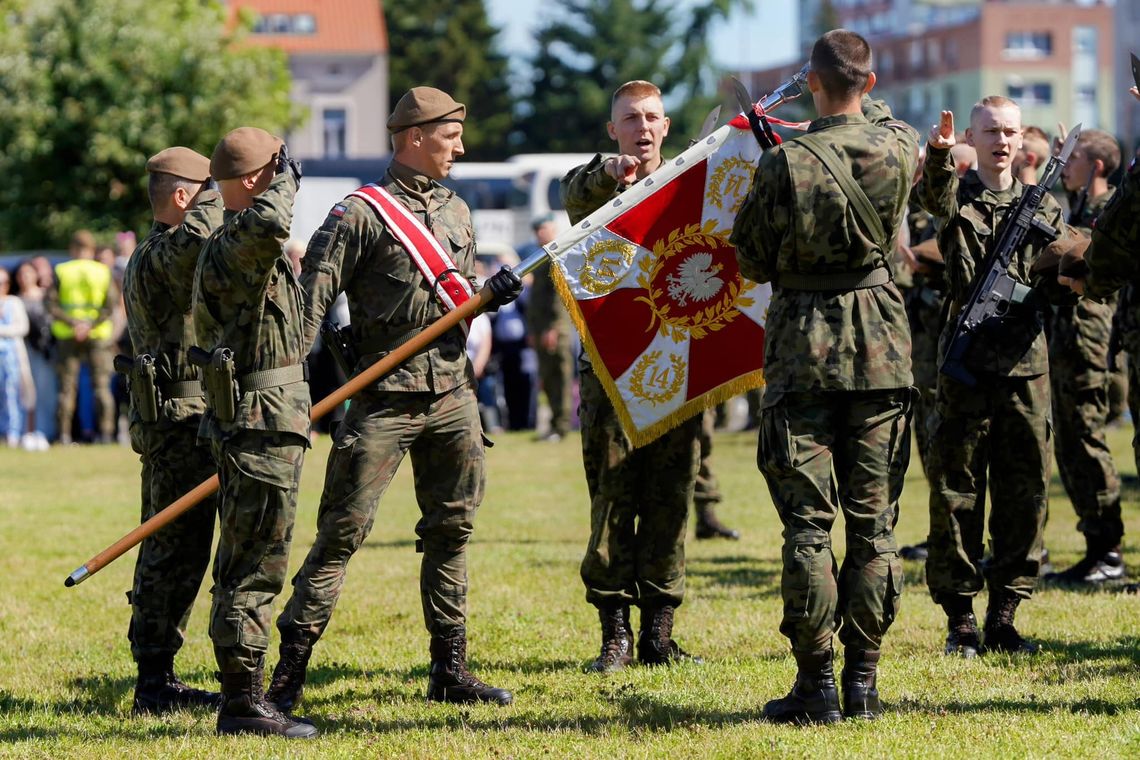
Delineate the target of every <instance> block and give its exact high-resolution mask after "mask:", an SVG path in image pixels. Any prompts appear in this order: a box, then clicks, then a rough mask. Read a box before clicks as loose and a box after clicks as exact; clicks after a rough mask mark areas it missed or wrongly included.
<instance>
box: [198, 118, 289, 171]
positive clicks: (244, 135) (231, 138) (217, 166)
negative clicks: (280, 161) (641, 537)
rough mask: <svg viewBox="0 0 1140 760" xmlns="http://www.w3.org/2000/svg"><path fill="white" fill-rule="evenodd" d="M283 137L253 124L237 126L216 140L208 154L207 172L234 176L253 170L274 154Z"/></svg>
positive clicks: (269, 159)
mask: <svg viewBox="0 0 1140 760" xmlns="http://www.w3.org/2000/svg"><path fill="white" fill-rule="evenodd" d="M283 144H284V141H283V140H282V139H281V138H280V137H276V136H274V135H271V134H269V133H268V132H266V131H265V130H264V129H259V128H257V127H238V128H237V129H235V130H233V131H232V132H230V133H229V134H227V135H226V136H225V137H223V138H222V139H221V141H219V142H218V145H217V147H215V148H214V155H213V156H211V157H210V176H212V177H213V178H214V179H217V180H222V179H234V178H235V177H244V176H245V175H247V174H249V173H251V172H255V171H257V170H258V169H260V168H261V167H263V166H265V165H266V164H268V163H269V162H270V161H272V160H273V159H275V158H276V157H277V152H278V151H279V150H280V149H281V146H282V145H283Z"/></svg>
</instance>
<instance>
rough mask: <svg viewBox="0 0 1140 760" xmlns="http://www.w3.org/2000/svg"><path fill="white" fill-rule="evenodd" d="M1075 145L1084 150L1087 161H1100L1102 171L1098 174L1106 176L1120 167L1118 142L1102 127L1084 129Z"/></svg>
mask: <svg viewBox="0 0 1140 760" xmlns="http://www.w3.org/2000/svg"><path fill="white" fill-rule="evenodd" d="M1077 145H1079V146H1080V147H1081V150H1083V151H1084V152H1085V157H1086V158H1088V160H1089V161H1102V162H1103V163H1104V171H1103V172H1102V173H1101V175H1100V176H1102V177H1107V176H1109V175H1110V174H1112V173H1113V172H1114V171H1116V170H1117V169H1118V168H1120V144H1119V143H1118V142H1116V138H1115V137H1113V136H1112V135H1110V134H1109V133H1108V132H1105V131H1104V130H1103V129H1086V130H1084V131H1082V132H1081V136H1080V137H1078V138H1077Z"/></svg>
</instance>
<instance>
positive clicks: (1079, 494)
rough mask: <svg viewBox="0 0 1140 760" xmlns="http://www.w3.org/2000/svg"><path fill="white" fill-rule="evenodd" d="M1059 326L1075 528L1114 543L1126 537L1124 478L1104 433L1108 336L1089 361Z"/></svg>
mask: <svg viewBox="0 0 1140 760" xmlns="http://www.w3.org/2000/svg"><path fill="white" fill-rule="evenodd" d="M1059 327H1060V326H1059V325H1058V320H1055V321H1054V328H1053V335H1052V339H1051V341H1050V344H1049V355H1050V358H1049V380H1050V385H1051V390H1052V394H1053V420H1054V432H1055V438H1054V441H1053V448H1054V452H1055V454H1056V457H1057V470H1058V472H1059V474H1060V476H1061V483H1062V484H1063V485H1064V486H1065V492H1066V493H1068V495H1069V499H1070V500H1071V501H1072V502H1073V509H1074V510H1076V513H1077V520H1078V522H1077V530H1078V531H1080V532H1081V533H1083V534H1084V535H1085V536H1087V537H1089V538H1090V539H1096V540H1097V541H1100V542H1104V543H1105V544H1106V545H1107V546H1113V545H1115V544H1117V543H1119V542H1120V538H1121V536H1123V535H1124V523H1123V521H1122V519H1121V514H1120V476H1119V475H1118V474H1117V471H1116V465H1115V464H1114V463H1113V461H1112V452H1111V451H1110V450H1109V448H1108V441H1107V440H1106V439H1105V434H1104V428H1105V425H1106V424H1107V420H1108V407H1109V404H1108V394H1109V384H1110V382H1111V374H1110V373H1109V372H1108V371H1107V370H1106V369H1105V366H1106V363H1107V353H1108V346H1107V336H1105V338H1106V343H1105V345H1104V356H1103V357H1101V361H1097V362H1089V361H1087V360H1086V357H1085V356H1084V352H1081V351H1078V350H1076V347H1075V346H1072V345H1069V344H1070V343H1071V341H1069V340H1066V337H1068V336H1067V335H1066V333H1067V332H1068V331H1066V330H1064V329H1063V328H1062V329H1058V328H1059ZM1068 327H1069V328H1070V329H1073V326H1072V325H1068ZM1098 364H1099V366H1097V365H1098Z"/></svg>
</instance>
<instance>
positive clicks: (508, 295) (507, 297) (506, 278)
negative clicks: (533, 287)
mask: <svg viewBox="0 0 1140 760" xmlns="http://www.w3.org/2000/svg"><path fill="white" fill-rule="evenodd" d="M487 287H489V288H490V289H491V292H492V293H494V294H495V306H502V305H503V304H505V303H510V302H511V301H513V300H515V299H516V298H518V297H519V294H520V293H522V289H523V284H522V280H520V279H519V276H518V275H517V274H515V273H514V272H512V271H511V268H510V267H503V268H502V269H500V270H499V271H498V272H495V273H494V274H493V275H491V277H490V279H488V280H487Z"/></svg>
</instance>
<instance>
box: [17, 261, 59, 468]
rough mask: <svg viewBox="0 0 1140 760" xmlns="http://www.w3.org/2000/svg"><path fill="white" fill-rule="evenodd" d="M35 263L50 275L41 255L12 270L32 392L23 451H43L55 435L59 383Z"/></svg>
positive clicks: (42, 291)
mask: <svg viewBox="0 0 1140 760" xmlns="http://www.w3.org/2000/svg"><path fill="white" fill-rule="evenodd" d="M37 261H42V262H43V263H44V264H46V265H47V271H48V272H49V273H50V272H51V265H50V264H48V261H47V259H45V258H44V257H42V256H40V257H37V258H36V259H24V260H23V261H21V262H20V265H19V266H17V267H16V272H15V288H14V289H13V291H14V292H15V293H16V294H17V295H19V296H20V301H21V302H22V303H23V304H24V311H25V312H26V313H27V315H28V334H27V336H26V337H25V338H24V348H25V349H26V352H25V353H27V356H28V368H29V371H30V372H31V375H32V388H33V390H34V391H35V404H34V405H29V408H28V409H27V417H28V424H27V425H26V426H25V429H26V430H27V433H26V434H25V436H26V440H25V441H24V442H23V446H24V448H26V449H34V450H42V449H46V448H47V446H48V441H49V440H51V439H52V438H54V437H55V434H56V430H55V404H56V394H57V393H59V387H58V385H59V383H58V382H57V380H56V376H55V367H53V366H52V364H53V361H54V353H55V344H54V342H53V340H52V336H51V316H50V315H49V314H48V312H47V306H46V305H45V303H44V299H45V297H46V295H47V288H45V287H43V286H42V285H41V284H40V276H39V271H38V269H37V266H36V262H37Z"/></svg>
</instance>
